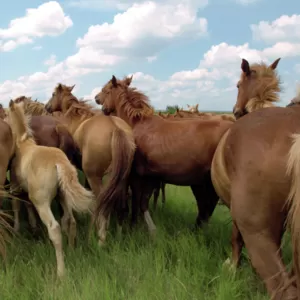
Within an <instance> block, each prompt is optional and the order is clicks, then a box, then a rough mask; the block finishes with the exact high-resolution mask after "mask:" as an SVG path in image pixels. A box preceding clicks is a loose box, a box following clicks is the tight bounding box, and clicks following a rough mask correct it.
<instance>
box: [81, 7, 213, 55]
mask: <svg viewBox="0 0 300 300" xmlns="http://www.w3.org/2000/svg"><path fill="white" fill-rule="evenodd" d="M175 2H176V1H175ZM154 20H155V22H154ZM206 34H207V20H206V19H204V18H198V17H197V9H196V6H195V5H194V3H193V1H192V2H191V1H182V3H177V4H176V3H174V4H172V5H171V4H168V3H163V4H160V3H155V2H153V1H147V2H144V3H141V4H138V3H135V4H133V5H132V6H131V7H130V8H128V9H127V10H126V11H125V12H123V13H119V14H117V15H115V17H114V21H113V22H112V23H110V24H109V23H103V24H101V25H94V26H91V27H90V28H89V29H88V32H87V33H86V34H85V35H84V36H83V37H82V38H79V39H78V40H77V46H78V47H80V48H87V47H88V48H89V49H92V50H93V51H95V52H103V51H104V52H105V53H109V54H115V55H120V54H121V53H122V55H126V56H133V57H149V56H153V55H155V54H156V53H158V52H159V51H160V50H161V49H162V48H164V47H165V46H167V45H170V44H171V43H174V42H176V41H179V40H182V39H184V38H189V39H191V38H199V37H201V36H205V35H206Z"/></svg>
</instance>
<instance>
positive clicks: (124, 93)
mask: <svg viewBox="0 0 300 300" xmlns="http://www.w3.org/2000/svg"><path fill="white" fill-rule="evenodd" d="M117 98H118V99H119V108H120V109H121V110H123V112H124V113H125V114H126V116H127V118H128V120H129V122H130V123H134V122H135V121H141V120H143V119H145V118H147V117H150V116H153V115H154V109H153V108H152V106H151V105H150V104H149V98H148V97H147V96H146V95H145V94H143V93H142V92H140V91H138V90H137V89H136V88H131V87H127V88H122V89H120V91H119V93H118V94H117Z"/></svg>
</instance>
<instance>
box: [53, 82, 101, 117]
mask: <svg viewBox="0 0 300 300" xmlns="http://www.w3.org/2000/svg"><path fill="white" fill-rule="evenodd" d="M59 88H61V89H62V91H60V90H59ZM55 93H61V94H62V106H64V107H68V106H67V105H66V104H69V103H70V106H69V108H67V111H66V112H65V113H64V114H65V116H66V117H70V118H78V117H79V118H91V117H93V116H95V115H96V113H97V112H95V108H94V107H92V106H91V105H90V104H87V103H86V102H87V101H88V100H78V99H77V98H76V97H75V96H74V95H73V94H72V91H71V90H70V87H68V86H66V85H63V84H58V85H57V87H56V88H55Z"/></svg>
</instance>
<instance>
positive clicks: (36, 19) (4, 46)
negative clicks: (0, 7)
mask: <svg viewBox="0 0 300 300" xmlns="http://www.w3.org/2000/svg"><path fill="white" fill-rule="evenodd" d="M72 25H73V22H72V20H71V18H70V17H69V16H66V15H65V13H64V11H63V9H62V7H61V6H60V4H59V3H58V2H56V1H50V2H46V3H43V4H41V5H40V6H38V7H37V8H29V9H27V10H26V14H25V16H24V17H21V18H16V19H13V20H11V21H10V23H9V26H8V28H0V52H1V51H2V52H6V51H12V50H13V49H15V48H16V47H18V46H20V45H24V44H29V43H33V41H34V39H36V38H41V37H43V36H57V35H60V34H62V33H64V32H65V31H66V30H67V29H68V28H69V27H71V26H72Z"/></svg>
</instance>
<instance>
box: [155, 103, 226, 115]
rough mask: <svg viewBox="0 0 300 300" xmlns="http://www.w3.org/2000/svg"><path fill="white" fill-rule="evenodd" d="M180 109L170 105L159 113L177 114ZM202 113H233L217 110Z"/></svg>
mask: <svg viewBox="0 0 300 300" xmlns="http://www.w3.org/2000/svg"><path fill="white" fill-rule="evenodd" d="M177 109H179V110H180V107H179V106H178V105H173V106H172V105H168V106H167V107H166V108H165V109H164V110H158V111H157V112H161V113H169V114H175V112H176V110H177ZM201 112H210V113H215V114H228V113H231V112H230V111H215V110H209V111H208V110H201Z"/></svg>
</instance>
